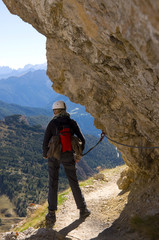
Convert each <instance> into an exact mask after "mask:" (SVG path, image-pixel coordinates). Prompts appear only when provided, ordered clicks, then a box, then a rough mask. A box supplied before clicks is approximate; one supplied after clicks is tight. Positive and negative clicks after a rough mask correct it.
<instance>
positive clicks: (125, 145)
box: [102, 131, 159, 149]
mask: <svg viewBox="0 0 159 240" xmlns="http://www.w3.org/2000/svg"><path fill="white" fill-rule="evenodd" d="M102 134H103V135H104V136H105V137H106V138H107V139H108V140H110V141H111V142H114V143H116V144H119V145H122V146H124V147H129V148H141V149H154V148H159V146H155V147H144V146H132V145H127V144H123V143H120V142H117V141H115V140H113V139H111V138H109V137H108V136H107V135H106V134H105V133H104V132H103V131H102Z"/></svg>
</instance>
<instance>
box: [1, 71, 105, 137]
mask: <svg viewBox="0 0 159 240" xmlns="http://www.w3.org/2000/svg"><path fill="white" fill-rule="evenodd" d="M30 69H31V68H29V70H28V72H27V73H25V74H22V75H21V76H11V77H9V78H4V79H1V80H0V119H2V118H3V117H5V116H8V115H12V114H23V115H26V116H30V119H29V121H30V124H41V125H43V126H44V127H45V126H46V125H47V123H48V122H49V120H50V119H51V118H52V115H53V113H52V104H53V102H55V101H58V100H63V101H65V103H66V105H67V111H68V112H69V113H70V115H71V117H72V118H73V119H75V120H76V121H77V122H78V123H79V125H80V127H81V129H82V130H83V131H84V132H85V133H87V134H93V135H98V134H99V133H100V131H99V130H98V129H96V128H95V127H94V125H93V121H94V119H93V117H92V116H91V115H90V114H89V113H87V112H86V110H85V107H84V106H81V105H80V104H75V103H72V102H71V101H70V100H69V98H68V97H66V96H63V95H60V94H58V93H56V92H55V91H54V90H53V89H52V87H51V85H52V83H51V81H50V80H49V78H48V76H47V75H46V70H43V69H38V70H32V71H30ZM2 73H4V71H2V69H0V76H1V74H2Z"/></svg>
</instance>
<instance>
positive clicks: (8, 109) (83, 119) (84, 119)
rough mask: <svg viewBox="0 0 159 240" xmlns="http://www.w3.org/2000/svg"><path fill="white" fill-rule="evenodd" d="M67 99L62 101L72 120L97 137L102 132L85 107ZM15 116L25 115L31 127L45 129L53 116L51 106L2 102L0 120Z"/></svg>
mask: <svg viewBox="0 0 159 240" xmlns="http://www.w3.org/2000/svg"><path fill="white" fill-rule="evenodd" d="M65 98H66V97H63V96H62V98H60V99H63V100H64V101H65V102H66V104H67V105H68V112H69V113H70V115H71V118H73V119H75V120H76V121H77V122H78V124H79V126H80V128H81V130H82V131H83V132H84V133H85V134H92V135H95V136H97V135H98V134H99V133H100V131H99V130H97V129H96V128H95V127H94V125H93V121H94V119H93V117H92V116H91V115H90V114H89V113H86V112H85V108H84V107H83V106H80V105H79V104H75V103H71V102H70V101H69V100H68V99H65ZM56 100H57V99H56ZM50 105H52V103H50ZM13 114H21V115H25V116H27V118H28V121H29V123H30V125H32V126H33V125H42V126H43V127H44V128H45V127H46V126H47V124H48V123H49V121H50V120H51V119H52V116H53V113H52V109H51V106H50V107H48V108H31V107H24V106H20V105H17V104H9V103H5V102H3V101H0V120H1V119H3V118H5V117H6V116H10V115H13Z"/></svg>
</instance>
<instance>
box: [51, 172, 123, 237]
mask: <svg viewBox="0 0 159 240" xmlns="http://www.w3.org/2000/svg"><path fill="white" fill-rule="evenodd" d="M111 173H112V172H111V171H109V174H108V173H107V174H106V173H105V174H104V173H103V174H99V175H97V176H96V179H97V180H94V184H93V185H90V186H89V185H87V186H85V187H82V192H83V194H84V196H85V199H86V202H87V206H88V208H89V209H90V211H91V215H90V216H89V217H88V218H86V219H85V221H83V222H82V221H81V220H79V211H78V210H77V209H76V206H75V203H74V199H73V197H72V194H69V195H68V197H67V201H66V202H65V203H64V204H63V206H62V207H61V208H60V209H59V211H58V212H57V222H56V224H55V227H54V229H55V230H56V231H58V232H59V233H61V234H62V235H64V236H67V237H69V238H71V239H73V240H75V239H81V240H88V239H92V238H95V237H97V236H98V234H99V233H100V232H102V231H103V230H105V229H106V228H109V227H110V226H111V224H112V223H113V221H114V220H115V219H116V218H118V216H119V215H120V212H121V211H122V209H123V207H124V206H125V203H126V200H127V197H125V196H120V192H121V191H120V190H119V189H118V187H117V184H116V181H117V179H118V178H119V172H116V173H115V171H114V174H113V176H112V175H111ZM126 196H127V194H126Z"/></svg>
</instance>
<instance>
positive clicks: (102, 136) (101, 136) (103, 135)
mask: <svg viewBox="0 0 159 240" xmlns="http://www.w3.org/2000/svg"><path fill="white" fill-rule="evenodd" d="M104 137H105V134H104V133H103V132H102V133H101V135H100V139H99V141H98V142H97V143H96V145H94V146H93V147H91V148H90V149H89V150H88V151H87V152H86V153H84V154H82V156H85V155H86V154H87V153H89V152H90V151H92V150H93V149H94V148H95V147H96V146H97V145H98V144H99V143H100V142H101V141H102V140H103V138H104Z"/></svg>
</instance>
